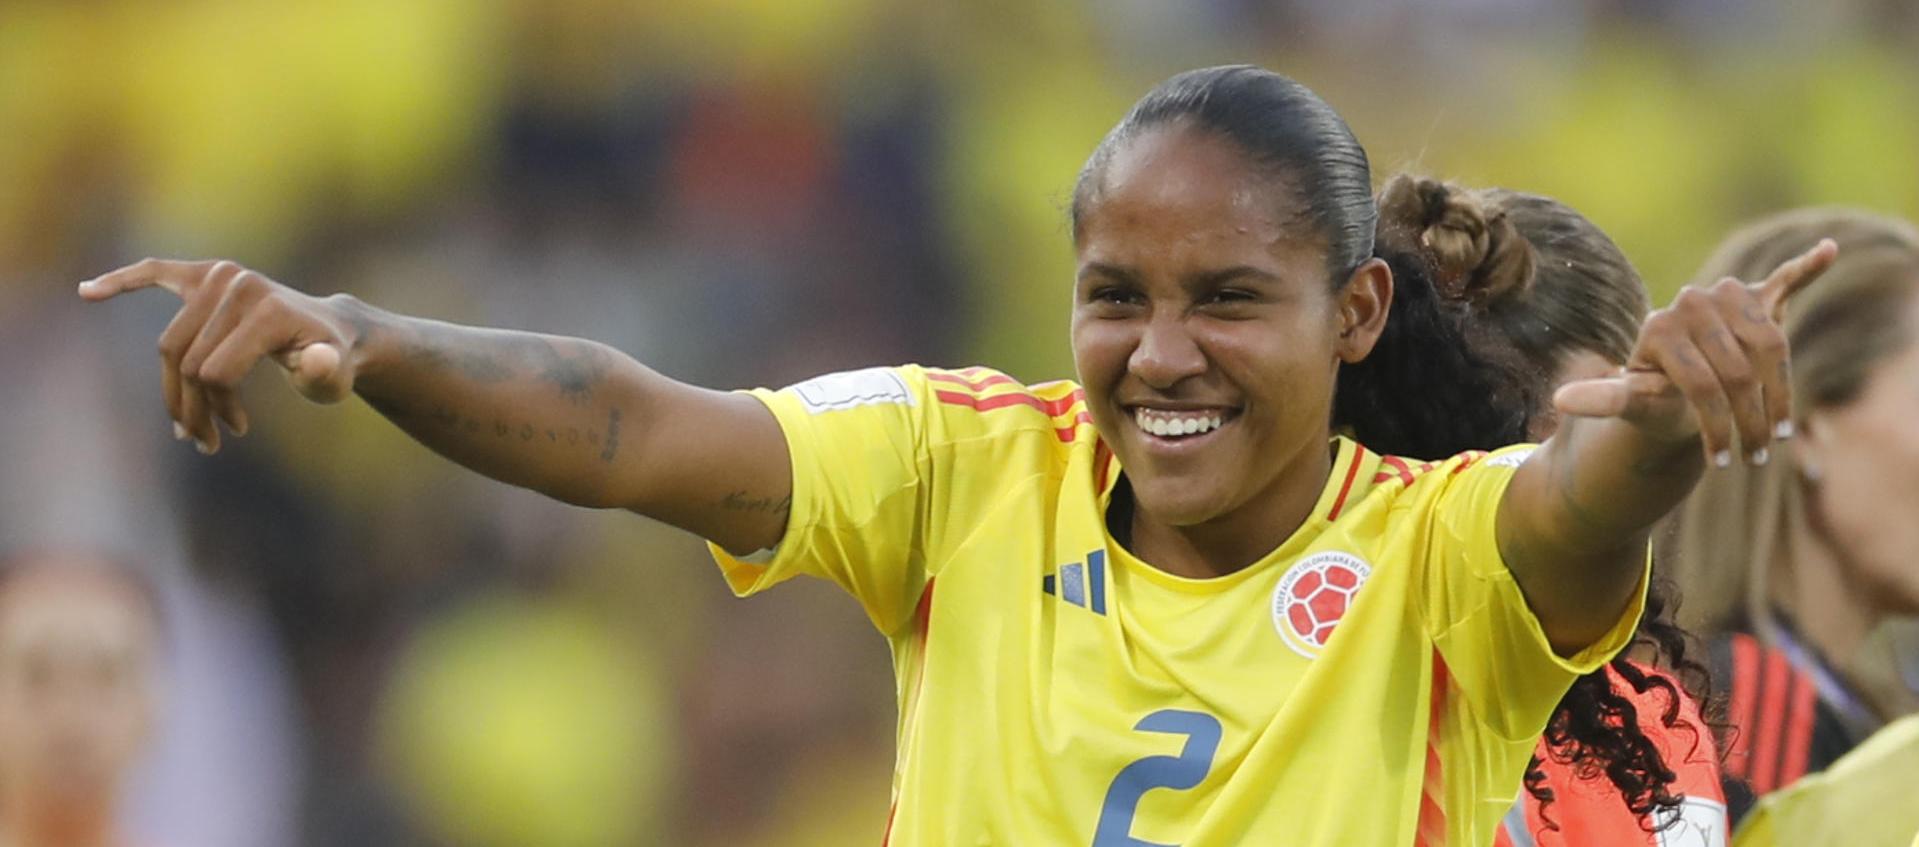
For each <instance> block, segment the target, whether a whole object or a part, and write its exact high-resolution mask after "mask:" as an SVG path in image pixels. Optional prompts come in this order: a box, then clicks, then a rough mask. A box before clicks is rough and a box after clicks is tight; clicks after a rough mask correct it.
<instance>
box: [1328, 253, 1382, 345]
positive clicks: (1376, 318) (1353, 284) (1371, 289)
mask: <svg viewBox="0 0 1919 847" xmlns="http://www.w3.org/2000/svg"><path fill="white" fill-rule="evenodd" d="M1334 296H1335V298H1337V300H1338V303H1337V305H1338V308H1339V340H1338V342H1337V344H1335V346H1334V352H1335V353H1337V354H1338V356H1339V360H1340V361H1342V362H1346V363H1348V364H1351V363H1353V362H1357V361H1359V360H1361V359H1364V358H1366V355H1367V354H1368V353H1371V352H1373V345H1374V344H1376V343H1378V342H1379V335H1380V333H1382V332H1384V331H1385V330H1386V316H1387V315H1388V314H1390V313H1391V312H1392V310H1393V271H1392V269H1391V268H1388V267H1387V266H1386V262H1385V261H1384V260H1381V259H1378V258H1372V259H1367V260H1366V261H1364V262H1362V263H1360V265H1359V267H1357V268H1354V269H1353V272H1352V274H1351V275H1350V276H1348V277H1346V281H1345V283H1343V284H1342V285H1340V287H1339V291H1338V293H1337V294H1335V295H1334Z"/></svg>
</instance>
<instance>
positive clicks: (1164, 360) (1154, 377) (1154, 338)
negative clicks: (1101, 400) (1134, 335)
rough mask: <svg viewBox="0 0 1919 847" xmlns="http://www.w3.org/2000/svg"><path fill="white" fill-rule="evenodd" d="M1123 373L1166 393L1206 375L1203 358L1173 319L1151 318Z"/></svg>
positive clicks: (1179, 322)
mask: <svg viewBox="0 0 1919 847" xmlns="http://www.w3.org/2000/svg"><path fill="white" fill-rule="evenodd" d="M1126 369H1127V370H1128V371H1130V372H1131V373H1132V374H1133V376H1135V377H1137V378H1139V380H1140V381H1141V382H1144V383H1146V384H1147V385H1148V386H1150V387H1152V388H1154V389H1158V390H1167V389H1170V388H1172V387H1173V386H1174V385H1176V384H1178V383H1179V381H1180V380H1182V379H1185V378H1187V377H1189V376H1198V375H1199V374H1202V373H1205V372H1206V354H1205V352H1204V351H1201V350H1200V349H1199V343H1198V342H1197V341H1194V340H1193V336H1192V333H1190V332H1188V331H1187V329H1186V322H1185V321H1183V320H1181V319H1180V317H1179V316H1177V315H1155V316H1154V317H1153V318H1151V319H1150V320H1148V321H1147V323H1146V328H1145V330H1144V331H1142V332H1141V333H1140V338H1139V346H1137V347H1134V348H1133V355H1132V356H1131V357H1130V358H1128V359H1127V360H1126Z"/></svg>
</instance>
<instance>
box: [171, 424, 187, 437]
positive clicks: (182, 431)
mask: <svg viewBox="0 0 1919 847" xmlns="http://www.w3.org/2000/svg"><path fill="white" fill-rule="evenodd" d="M173 440H175V441H185V440H187V428H186V427H183V426H181V425H180V423H179V422H178V421H175V422H174V424H173Z"/></svg>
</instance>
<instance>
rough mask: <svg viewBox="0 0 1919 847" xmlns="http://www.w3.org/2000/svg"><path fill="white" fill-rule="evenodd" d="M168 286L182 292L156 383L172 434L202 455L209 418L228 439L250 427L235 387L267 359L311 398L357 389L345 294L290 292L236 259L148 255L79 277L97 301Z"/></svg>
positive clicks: (209, 440)
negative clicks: (227, 432) (178, 258)
mask: <svg viewBox="0 0 1919 847" xmlns="http://www.w3.org/2000/svg"><path fill="white" fill-rule="evenodd" d="M153 287H159V288H164V289H166V290H168V291H171V292H173V293H174V294H175V295H176V296H178V297H179V298H180V301H181V306H180V311H179V313H178V314H175V315H174V316H173V322H172V323H170V324H168V325H167V328H166V331H165V332H162V333H161V334H160V388H161V392H162V394H164V395H165V399H166V404H167V414H169V415H171V416H172V417H173V422H174V429H173V432H174V435H175V437H178V438H182V439H186V438H191V439H193V441H194V444H195V445H196V446H198V447H199V448H200V452H202V453H208V454H211V453H213V452H214V451H216V450H219V449H220V429H219V427H218V426H216V425H215V423H214V421H215V419H218V420H219V421H221V422H223V423H225V424H226V426H227V429H229V430H231V431H232V432H233V434H234V435H236V436H239V435H245V434H246V431H247V413H246V409H245V408H243V407H242V406H241V404H240V398H239V389H240V383H241V382H243V381H245V379H246V376H247V374H249V373H251V372H252V371H253V367H254V366H255V365H257V364H259V362H260V360H261V359H269V358H270V359H272V360H273V361H274V362H276V363H278V364H279V365H280V366H281V367H282V368H285V369H286V372H287V378H288V380H289V381H291V382H292V383H293V387H294V388H295V389H296V390H298V391H299V392H300V394H301V395H303V396H305V397H306V398H307V399H309V400H312V401H314V402H317V403H334V402H338V401H339V400H341V399H343V398H345V397H346V396H347V395H348V394H350V393H352V391H353V365H352V356H350V355H347V354H349V353H351V352H352V351H353V350H354V347H355V344H357V343H358V342H359V340H360V338H359V336H360V329H359V328H358V327H356V326H355V325H354V323H353V322H352V321H350V320H348V319H347V317H346V313H345V311H344V310H343V309H342V308H341V305H342V299H343V298H341V297H332V298H320V297H313V296H310V295H307V294H303V293H301V292H299V291H295V290H293V289H291V288H288V287H286V286H284V285H281V284H279V283H277V282H274V281H273V280H271V279H268V278H266V277H265V276H262V275H260V274H258V273H255V272H253V271H250V270H247V269H246V268H243V267H241V266H239V265H238V264H235V263H233V262H225V261H217V262H173V261H163V260H159V259H144V260H142V261H140V262H137V263H135V264H132V265H128V266H126V267H124V268H121V269H119V270H116V271H113V272H111V273H108V274H105V275H103V276H100V277H96V278H94V279H90V280H87V281H86V282H83V283H80V296H81V297H83V298H85V299H87V300H89V301H93V302H100V301H103V300H109V299H112V298H113V297H115V296H118V295H120V294H123V293H126V292H128V291H137V290H140V289H142V288H153Z"/></svg>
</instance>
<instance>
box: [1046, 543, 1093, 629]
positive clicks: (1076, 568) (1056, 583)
mask: <svg viewBox="0 0 1919 847" xmlns="http://www.w3.org/2000/svg"><path fill="white" fill-rule="evenodd" d="M1039 590H1040V591H1042V592H1045V593H1047V594H1052V595H1056V596H1058V597H1059V599H1061V600H1064V601H1066V602H1068V603H1071V604H1073V605H1075V606H1078V607H1080V608H1082V609H1086V610H1088V611H1091V612H1092V613H1093V614H1096V615H1103V614H1106V551H1105V550H1094V551H1093V552H1091V553H1088V554H1086V561H1084V562H1074V563H1072V564H1070V565H1061V566H1060V568H1059V573H1058V574H1050V573H1049V574H1047V575H1045V576H1043V577H1040V583H1039Z"/></svg>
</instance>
